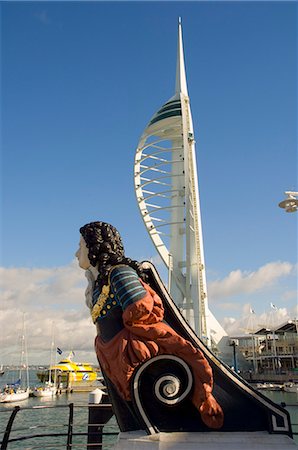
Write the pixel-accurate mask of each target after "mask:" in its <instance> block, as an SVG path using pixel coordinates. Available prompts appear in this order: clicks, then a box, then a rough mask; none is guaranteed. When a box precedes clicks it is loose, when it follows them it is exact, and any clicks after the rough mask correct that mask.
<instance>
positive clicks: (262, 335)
mask: <svg viewBox="0 0 298 450" xmlns="http://www.w3.org/2000/svg"><path fill="white" fill-rule="evenodd" d="M297 328H298V320H297V319H293V320H288V321H286V322H284V323H281V324H279V325H277V326H276V327H274V328H273V327H272V328H271V329H269V328H265V327H263V328H261V329H259V330H257V331H256V332H254V333H251V334H246V335H244V336H234V337H233V339H234V340H236V341H237V353H238V354H241V355H243V356H244V358H245V360H246V361H247V362H248V363H250V367H251V370H252V372H253V373H255V374H260V375H261V374H268V375H270V374H279V375H287V376H288V377H289V378H297V379H298V335H297Z"/></svg>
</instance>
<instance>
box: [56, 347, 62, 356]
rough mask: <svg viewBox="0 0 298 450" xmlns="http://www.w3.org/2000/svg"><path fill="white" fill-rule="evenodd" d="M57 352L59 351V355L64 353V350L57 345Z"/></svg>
mask: <svg viewBox="0 0 298 450" xmlns="http://www.w3.org/2000/svg"><path fill="white" fill-rule="evenodd" d="M57 353H59V355H62V350H61V348H59V347H57Z"/></svg>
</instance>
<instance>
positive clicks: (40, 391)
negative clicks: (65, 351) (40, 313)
mask: <svg viewBox="0 0 298 450" xmlns="http://www.w3.org/2000/svg"><path fill="white" fill-rule="evenodd" d="M54 345H55V343H54V332H53V331H52V342H51V356H50V368H49V373H48V380H47V381H46V382H45V383H44V384H42V385H39V386H35V388H34V390H33V392H32V394H33V396H34V397H53V396H54V395H56V393H57V388H56V371H55V376H54V383H53V382H52V364H53V349H54Z"/></svg>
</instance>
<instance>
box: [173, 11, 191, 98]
mask: <svg viewBox="0 0 298 450" xmlns="http://www.w3.org/2000/svg"><path fill="white" fill-rule="evenodd" d="M180 93H182V94H184V95H187V96H188V92H187V83H186V74H185V65H184V52H183V41H182V22H181V17H179V19H178V47H177V69H176V93H175V94H176V95H179V94H180Z"/></svg>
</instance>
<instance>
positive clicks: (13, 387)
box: [0, 319, 29, 403]
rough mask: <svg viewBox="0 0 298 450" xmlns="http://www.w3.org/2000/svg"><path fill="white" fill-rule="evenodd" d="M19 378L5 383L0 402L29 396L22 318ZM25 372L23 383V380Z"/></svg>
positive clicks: (24, 398)
mask: <svg viewBox="0 0 298 450" xmlns="http://www.w3.org/2000/svg"><path fill="white" fill-rule="evenodd" d="M19 367H20V369H19V378H18V380H17V381H15V382H14V383H11V384H7V385H6V386H5V388H4V391H3V392H2V393H1V394H0V403H12V402H19V401H22V400H26V399H28V398H29V367H28V352H27V342H26V338H25V322H24V319H23V331H22V335H21V355H20V366H19ZM24 373H25V380H26V381H25V384H24V383H23V382H24Z"/></svg>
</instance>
